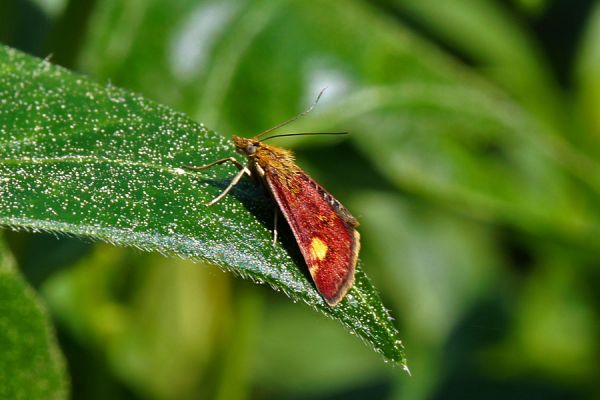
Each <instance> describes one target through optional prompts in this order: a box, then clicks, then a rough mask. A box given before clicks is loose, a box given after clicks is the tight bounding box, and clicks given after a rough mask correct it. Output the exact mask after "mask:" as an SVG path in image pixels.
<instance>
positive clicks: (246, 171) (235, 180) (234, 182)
mask: <svg viewBox="0 0 600 400" xmlns="http://www.w3.org/2000/svg"><path fill="white" fill-rule="evenodd" d="M219 161H222V160H219ZM223 162H224V161H223ZM244 174H247V175H248V176H252V173H251V172H250V170H249V169H248V168H247V167H244V166H242V168H241V169H240V172H238V173H237V174H236V175H235V176H234V177H233V179H232V180H231V182H229V185H228V186H227V187H226V188H225V190H223V191H222V192H221V194H220V195H218V196H217V197H215V198H214V199H212V200H211V201H210V202H208V203H206V206H207V207H210V206H212V205H213V204H215V203H217V202H218V201H219V200H221V199H222V198H223V197H225V196H226V195H227V193H229V192H230V191H231V189H233V187H234V186H235V185H237V183H238V182H239V181H240V179H242V176H244Z"/></svg>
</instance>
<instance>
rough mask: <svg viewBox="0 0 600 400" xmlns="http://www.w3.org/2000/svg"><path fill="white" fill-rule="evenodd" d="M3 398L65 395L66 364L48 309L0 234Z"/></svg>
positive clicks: (0, 395) (0, 373)
mask: <svg viewBox="0 0 600 400" xmlns="http://www.w3.org/2000/svg"><path fill="white" fill-rule="evenodd" d="M0 382H1V384H0V398H2V399H66V398H67V382H66V379H65V365H64V362H63V359H62V357H61V355H60V353H59V350H58V348H57V346H56V342H55V338H54V334H53V333H52V332H51V329H50V326H49V324H48V316H47V314H46V310H45V309H44V308H43V307H42V306H41V304H40V303H39V301H38V299H37V298H36V296H35V295H34V293H33V291H32V290H31V289H30V288H29V287H28V286H27V284H26V283H25V282H24V281H23V279H22V278H21V277H20V276H19V275H18V274H17V271H16V269H15V267H14V262H13V260H12V258H11V256H10V254H9V253H8V250H7V249H6V248H5V247H4V244H3V242H2V240H1V237H0Z"/></svg>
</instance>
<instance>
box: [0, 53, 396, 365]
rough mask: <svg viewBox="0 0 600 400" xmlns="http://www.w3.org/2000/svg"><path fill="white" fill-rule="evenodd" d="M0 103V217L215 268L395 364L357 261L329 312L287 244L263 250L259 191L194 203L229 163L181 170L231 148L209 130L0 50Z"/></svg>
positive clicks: (267, 223) (265, 213)
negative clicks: (267, 289)
mask: <svg viewBox="0 0 600 400" xmlns="http://www.w3.org/2000/svg"><path fill="white" fill-rule="evenodd" d="M0 99H1V100H0V160H1V161H0V183H1V184H2V185H1V186H0V224H3V225H7V226H10V227H13V228H16V229H28V230H34V231H36V230H47V231H55V232H63V233H67V234H74V235H82V236H88V237H92V238H96V239H101V240H105V241H108V242H111V243H115V244H118V245H124V246H132V247H136V248H139V249H142V250H147V251H158V252H160V253H163V254H166V255H175V256H180V257H184V258H189V259H193V260H202V261H208V262H211V263H214V264H217V265H219V266H220V267H222V268H223V269H225V270H229V271H232V272H234V273H236V274H237V275H240V276H241V277H243V278H246V279H252V280H253V281H255V282H259V283H263V282H265V283H268V284H269V285H271V286H272V287H273V288H274V289H276V290H280V291H282V292H284V293H285V294H287V295H288V296H289V297H291V298H292V300H294V301H304V302H305V303H307V304H308V305H310V306H311V307H313V308H315V309H317V310H319V311H321V312H322V313H324V314H325V315H328V316H330V317H332V318H335V319H337V320H339V321H340V322H342V323H343V324H344V325H345V326H346V327H347V328H348V329H350V330H351V331H352V332H354V333H356V334H357V335H358V336H359V337H360V338H362V339H363V340H365V341H366V342H367V343H368V344H370V345H371V346H372V347H373V349H374V350H376V351H377V352H379V353H381V354H382V355H383V356H384V357H386V358H387V359H389V360H392V361H394V362H397V363H400V364H402V365H403V366H405V360H404V354H403V349H402V345H401V343H400V341H399V340H398V337H397V336H398V335H397V331H396V329H395V328H394V326H393V324H392V322H391V319H390V316H389V314H388V312H387V310H386V309H385V308H384V307H383V305H382V303H381V301H380V299H379V296H378V294H377V292H376V291H375V289H374V287H373V286H372V284H371V283H370V281H369V280H368V278H367V277H366V275H365V274H364V272H363V271H362V268H361V266H360V265H359V266H358V269H357V273H356V283H355V285H354V287H353V289H352V290H351V291H350V292H349V294H348V296H347V297H346V299H345V300H344V301H343V302H342V303H341V304H340V305H339V306H337V307H335V308H331V307H329V306H327V305H326V304H325V303H324V301H323V299H322V298H321V296H320V295H319V294H318V292H317V291H316V290H315V288H314V286H313V284H312V282H311V281H310V279H309V278H308V277H307V274H306V267H305V264H304V262H303V261H302V258H301V256H300V255H299V251H298V250H297V247H296V245H295V244H294V242H292V241H290V240H287V239H286V238H285V237H284V238H283V241H284V245H277V246H272V245H271V229H272V223H273V221H272V214H273V206H274V205H273V204H272V203H271V202H270V200H268V198H267V197H266V196H265V195H264V193H263V192H262V191H261V189H260V188H256V187H255V186H254V185H252V184H251V183H250V182H244V183H243V184H241V185H239V187H237V188H236V190H234V191H233V192H232V194H231V195H229V196H226V197H225V198H224V199H223V200H222V201H221V202H220V203H219V204H217V205H215V206H213V207H210V208H208V207H205V205H204V203H205V202H207V201H209V200H210V199H212V198H214V197H215V196H216V195H217V194H218V193H219V192H221V191H222V190H223V188H224V186H225V185H227V183H228V182H229V180H230V179H231V177H232V175H233V174H234V172H236V170H235V169H234V168H231V167H228V166H226V165H224V166H217V167H215V168H212V169H210V170H208V171H206V172H203V173H202V174H199V173H194V172H189V171H186V170H184V169H182V168H181V167H182V166H186V165H202V164H205V163H207V162H209V161H213V160H216V159H220V158H223V157H228V156H231V155H233V154H235V152H234V149H233V146H232V145H231V144H229V143H227V142H226V141H225V139H224V138H222V137H221V136H219V135H217V134H215V133H214V132H211V131H209V130H208V129H206V128H205V127H203V126H202V125H198V124H197V123H195V122H193V121H192V120H190V119H189V118H187V117H186V116H185V115H183V114H181V113H177V112H174V111H172V110H170V109H168V108H166V107H164V106H160V105H157V104H155V103H152V102H150V101H148V100H145V99H144V98H142V97H141V96H139V95H136V94H132V93H129V92H126V91H124V90H122V89H119V88H115V87H113V86H110V85H108V86H107V87H103V86H100V85H97V84H95V83H92V82H90V81H89V80H87V79H85V78H83V77H80V76H77V75H74V74H72V73H70V72H68V71H66V70H64V69H61V68H58V67H55V66H52V65H51V64H50V63H48V62H47V61H41V60H38V59H35V58H32V57H28V56H25V55H23V54H21V53H18V52H16V51H14V50H11V49H8V48H2V49H1V50H0ZM288 237H289V235H288Z"/></svg>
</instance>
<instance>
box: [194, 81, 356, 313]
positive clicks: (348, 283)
mask: <svg viewBox="0 0 600 400" xmlns="http://www.w3.org/2000/svg"><path fill="white" fill-rule="evenodd" d="M322 94H323V91H321V93H319V96H318V97H317V99H316V101H315V102H314V104H313V105H312V106H311V107H310V108H309V109H308V110H306V111H304V112H303V113H300V114H298V115H297V116H295V117H294V118H291V119H289V120H287V121H285V122H283V123H281V124H279V125H277V126H275V127H273V128H271V129H268V130H266V131H264V132H262V133H260V134H258V135H256V136H254V137H253V138H243V137H240V136H233V143H234V145H235V148H236V150H237V151H238V152H239V153H241V154H243V155H244V156H246V158H247V161H248V162H247V164H246V165H243V164H242V163H240V162H239V161H238V160H237V159H235V158H234V157H227V158H223V159H221V160H217V161H214V162H211V163H209V164H206V165H203V166H199V167H192V166H189V167H185V168H186V169H189V170H193V171H200V170H204V169H206V168H210V167H212V166H215V165H218V164H223V163H227V162H229V163H231V164H233V165H235V166H236V167H237V168H238V169H239V172H238V173H237V175H235V177H234V178H233V179H232V180H231V182H230V183H229V185H228V186H227V187H226V188H225V190H223V192H221V193H220V194H219V195H218V196H217V197H215V198H214V199H213V200H212V201H210V202H209V203H207V206H212V205H214V204H216V203H217V202H218V201H219V200H221V199H222V198H223V197H225V196H226V195H227V193H229V191H230V190H231V189H232V188H233V187H234V186H235V185H236V184H237V183H238V182H239V181H240V180H241V179H242V177H243V176H244V175H246V176H248V177H250V178H252V179H254V180H255V181H257V182H259V183H262V184H263V185H264V187H265V188H266V189H267V191H268V192H269V193H270V194H271V196H272V197H273V199H274V200H275V202H276V203H277V206H278V209H277V208H276V209H275V217H274V220H275V223H274V225H275V228H274V231H273V243H274V244H275V242H276V240H277V218H278V213H279V212H281V214H283V216H284V217H285V220H286V221H287V223H288V224H289V226H290V228H291V230H292V232H293V234H294V237H295V239H296V242H297V243H298V246H299V248H300V251H301V253H302V256H303V257H304V260H305V262H306V264H307V266H308V270H309V272H310V275H311V277H312V279H313V282H314V284H315V286H316V288H317V290H318V291H319V293H320V294H321V295H322V296H323V298H324V299H325V301H326V302H327V304H329V305H330V306H332V307H333V306H336V305H337V304H338V303H339V302H340V301H341V300H342V299H343V298H344V296H345V295H346V293H347V292H348V290H350V288H351V287H352V285H353V284H354V271H355V268H356V263H357V260H358V252H359V249H360V235H359V233H358V231H357V230H356V228H357V227H358V225H359V224H358V221H357V220H356V218H354V217H353V216H352V215H351V214H350V212H349V211H348V210H347V209H346V208H345V207H344V206H343V205H342V204H341V203H340V202H339V201H337V200H336V199H335V198H334V197H333V196H332V195H331V194H330V193H329V192H328V191H327V190H325V189H324V188H323V187H322V186H320V185H319V184H318V183H317V182H315V181H314V180H313V179H311V178H310V177H309V176H308V175H307V174H306V172H304V171H303V170H302V169H301V168H300V167H299V166H298V165H297V164H296V162H295V159H294V155H293V153H292V152H291V151H290V150H286V149H283V148H281V147H277V146H273V145H269V144H266V143H265V141H266V140H269V139H272V138H274V137H281V136H291V135H299V134H305V133H294V134H281V135H273V136H270V137H267V138H265V139H263V140H262V141H261V140H259V139H260V138H261V137H263V136H264V135H266V134H267V133H270V132H272V131H274V130H276V129H278V128H280V127H282V126H284V125H287V124H288V123H290V122H292V121H294V120H296V119H297V118H299V117H301V116H302V115H305V114H307V113H308V112H310V111H311V110H312V108H313V107H314V106H315V105H316V103H317V102H318V101H319V98H320V97H321V95H322ZM342 133H346V132H335V133H334V134H342ZM308 134H312V133H308ZM278 210H279V212H278Z"/></svg>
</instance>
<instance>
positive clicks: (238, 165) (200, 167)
mask: <svg viewBox="0 0 600 400" xmlns="http://www.w3.org/2000/svg"><path fill="white" fill-rule="evenodd" d="M228 161H229V162H230V163H233V165H235V166H236V167H237V169H239V170H240V171H241V170H243V169H244V165H243V164H242V163H240V162H239V161H238V160H236V159H235V158H233V157H227V158H222V159H220V160H217V161H213V162H211V163H209V164H206V165H201V166H199V167H191V166H184V167H183V168H185V169H189V170H190V171H202V170H203V169H207V168H210V167H212V166H213V165H218V164H223V163H226V162H228Z"/></svg>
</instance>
